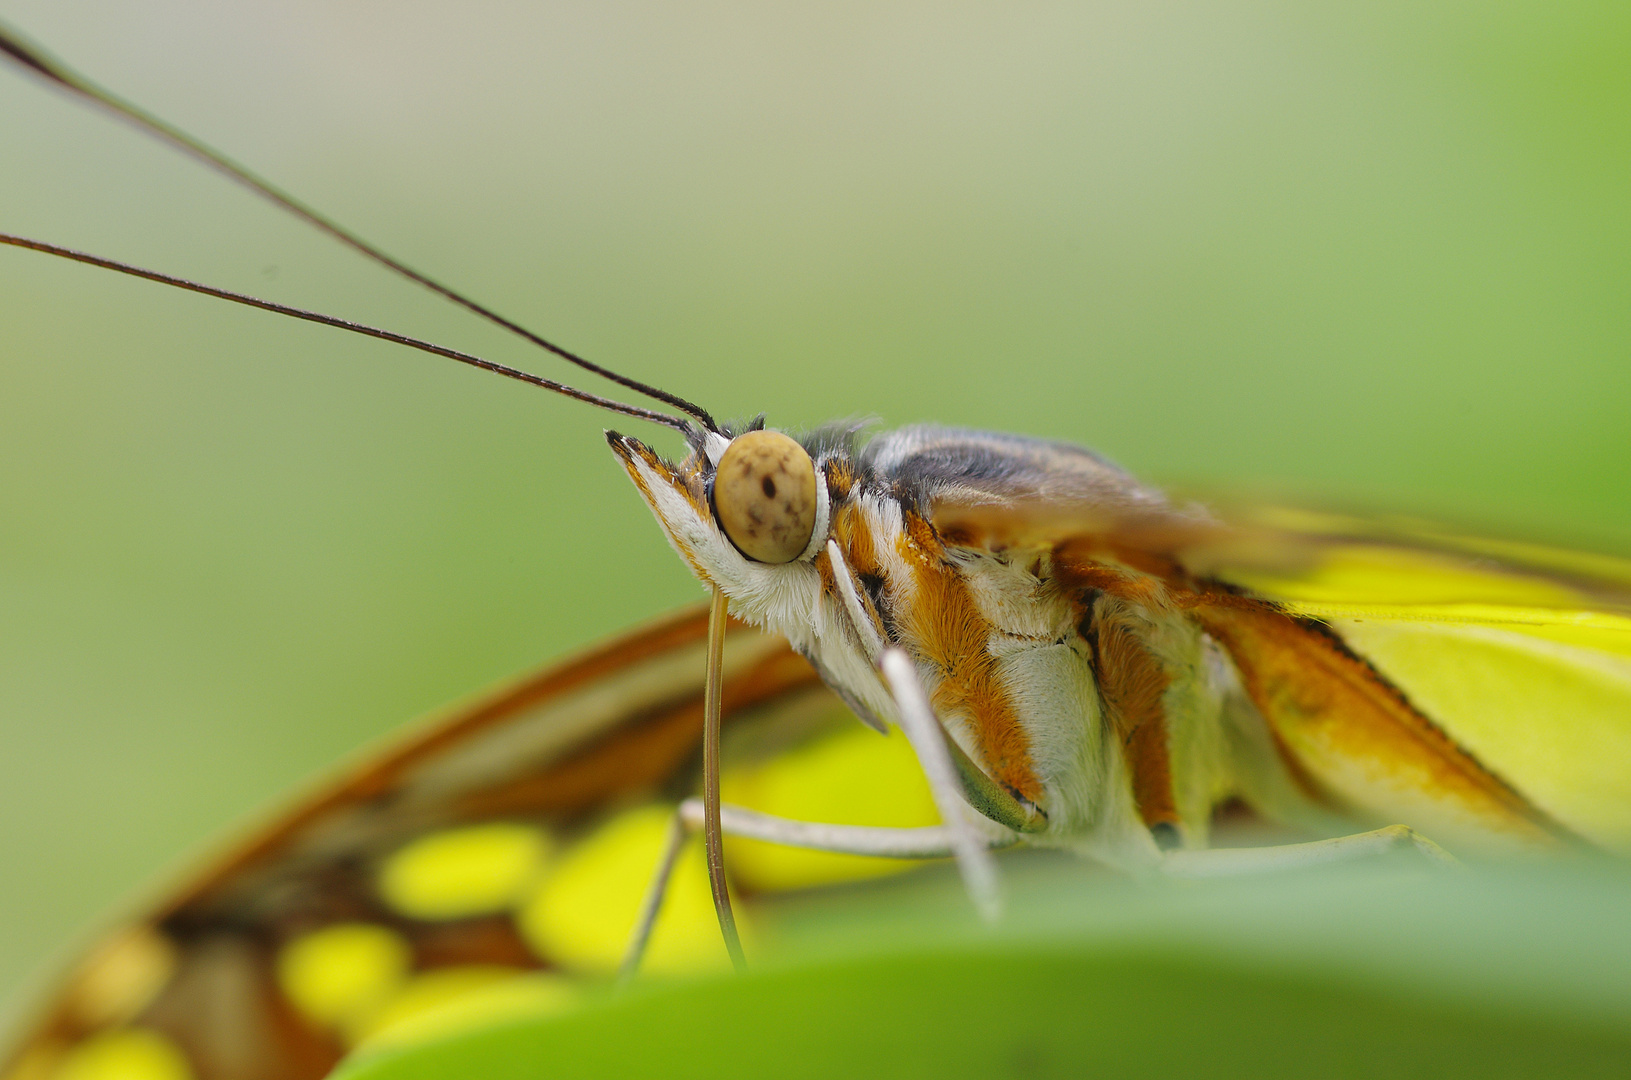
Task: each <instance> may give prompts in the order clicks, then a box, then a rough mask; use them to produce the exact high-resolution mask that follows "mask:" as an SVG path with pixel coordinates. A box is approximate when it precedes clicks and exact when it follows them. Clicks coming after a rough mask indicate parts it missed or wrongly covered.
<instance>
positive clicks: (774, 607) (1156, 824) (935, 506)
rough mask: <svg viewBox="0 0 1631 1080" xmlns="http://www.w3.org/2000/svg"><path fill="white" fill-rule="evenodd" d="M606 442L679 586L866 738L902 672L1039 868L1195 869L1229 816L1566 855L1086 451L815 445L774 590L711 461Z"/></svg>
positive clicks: (1545, 825) (1544, 824)
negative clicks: (1190, 556)
mask: <svg viewBox="0 0 1631 1080" xmlns="http://www.w3.org/2000/svg"><path fill="white" fill-rule="evenodd" d="M610 441H611V444H612V446H613V448H614V450H616V452H617V453H618V454H619V455H620V457H621V458H622V459H623V462H624V464H625V467H626V468H627V470H628V472H629V474H630V476H631V478H632V479H633V480H634V482H635V485H636V487H637V488H638V490H639V491H640V493H641V494H642V496H643V497H644V498H645V499H646V501H647V503H648V505H650V506H651V508H652V510H653V511H654V513H655V514H656V516H657V517H658V520H659V521H660V522H661V523H662V525H663V527H664V529H665V531H666V532H667V534H668V537H669V539H670V541H671V543H672V544H673V545H674V547H675V549H676V550H677V551H678V552H679V553H680V555H681V556H682V558H684V559H685V561H686V562H687V564H688V565H689V566H690V568H691V569H692V571H693V573H695V574H696V575H697V576H698V577H699V578H700V579H701V580H702V581H703V582H704V583H705V584H708V585H711V586H715V587H718V588H720V589H722V590H723V591H724V592H725V593H726V595H727V596H729V597H730V599H731V602H732V605H733V610H735V611H736V612H737V613H738V614H739V615H740V616H741V617H742V618H744V619H746V620H748V621H749V622H753V623H756V624H759V625H762V626H765V627H766V628H768V629H771V630H773V631H775V632H777V633H779V634H781V635H783V636H785V637H786V638H787V640H788V641H789V642H791V643H792V645H793V647H794V648H795V649H797V650H798V651H799V652H800V653H802V654H803V655H805V656H806V657H807V658H808V659H809V660H810V661H811V663H812V664H813V665H814V666H815V668H816V669H817V670H818V671H819V672H821V673H822V676H823V678H824V679H825V680H826V681H827V683H828V684H829V685H830V686H831V687H832V688H833V689H834V690H835V691H836V692H837V693H838V694H839V695H840V696H841V697H842V698H843V699H844V700H845V701H846V702H849V703H850V704H851V706H852V707H853V708H854V709H855V710H856V712H857V713H858V715H860V716H862V717H865V718H868V719H871V720H873V721H874V722H876V721H878V720H883V721H888V722H891V723H898V722H899V717H898V716H897V715H896V712H897V710H896V706H895V703H894V702H893V700H892V699H891V696H890V694H889V692H888V689H887V687H886V686H885V685H884V682H883V681H882V680H881V679H880V678H879V677H878V675H877V673H876V668H875V661H876V654H877V652H878V650H879V648H880V647H881V646H882V645H883V644H885V643H887V644H889V645H893V646H897V647H899V648H902V649H904V650H905V652H906V653H907V654H908V655H909V656H910V657H912V659H913V660H914V661H915V662H916V666H917V669H918V674H919V677H920V678H921V680H922V682H923V684H924V686H925V688H926V689H927V691H928V693H929V697H930V700H931V702H932V704H933V706H934V709H935V712H936V715H937V716H938V717H939V719H940V720H941V722H942V723H943V724H944V725H945V726H946V728H947V730H948V732H949V734H950V735H951V737H952V738H953V739H954V740H956V742H957V743H958V744H959V747H960V748H961V750H962V751H963V753H964V754H965V755H966V756H967V757H968V759H970V760H971V761H972V762H973V763H974V764H975V766H976V767H977V768H978V769H979V770H980V772H981V773H982V774H983V775H984V776H986V777H988V778H989V779H990V780H992V781H995V783H996V784H997V785H999V786H1000V787H1001V788H1002V789H1004V790H1005V791H1006V792H1007V793H1008V794H1009V795H1010V796H1012V798H1013V799H1014V800H1015V801H1016V802H1017V803H1018V804H1019V805H1020V806H1021V807H1023V808H1024V809H1025V811H1026V812H1028V813H1030V814H1033V815H1034V816H1035V817H1036V818H1037V820H1036V821H1035V822H1033V823H1031V824H1030V825H1029V826H1027V827H1026V828H1025V831H1026V833H1027V835H1028V838H1029V839H1030V840H1031V841H1032V842H1035V843H1048V844H1053V845H1059V846H1070V847H1076V848H1079V849H1082V850H1085V851H1090V852H1093V853H1096V854H1098V855H1100V856H1101V857H1105V858H1108V859H1110V860H1111V861H1116V862H1131V863H1138V862H1140V861H1142V862H1146V863H1148V862H1151V861H1153V860H1154V859H1156V858H1157V857H1158V847H1159V846H1204V845H1205V843H1206V839H1207V832H1208V822H1209V820H1210V817H1211V815H1212V812H1213V810H1214V808H1215V807H1216V806H1217V805H1218V804H1219V803H1221V802H1223V801H1225V800H1228V799H1231V798H1241V799H1244V800H1245V801H1247V802H1248V803H1249V804H1251V805H1253V806H1254V807H1255V808H1257V809H1258V810H1259V811H1260V812H1266V813H1268V814H1270V815H1271V816H1274V817H1277V818H1280V819H1282V820H1288V821H1291V822H1295V823H1297V824H1300V825H1303V826H1312V827H1314V828H1315V829H1319V828H1320V827H1321V825H1323V826H1324V828H1325V830H1326V831H1328V830H1329V828H1330V823H1331V822H1332V821H1333V820H1337V819H1340V818H1341V817H1344V816H1346V817H1347V818H1348V819H1349V820H1350V821H1353V820H1358V821H1365V820H1371V819H1375V820H1382V821H1385V820H1387V819H1389V818H1395V817H1397V818H1414V819H1415V820H1418V821H1423V822H1427V823H1430V824H1431V825H1432V826H1434V827H1437V828H1439V829H1440V830H1442V831H1443V832H1444V833H1445V834H1446V835H1447V838H1449V839H1451V840H1455V841H1463V842H1465V843H1467V844H1470V845H1472V846H1475V847H1477V846H1483V847H1489V846H1494V847H1511V846H1514V845H1516V846H1533V845H1542V846H1543V845H1545V844H1547V843H1549V842H1551V839H1552V837H1553V836H1554V835H1555V834H1556V833H1557V832H1558V830H1557V829H1556V828H1555V827H1554V826H1553V825H1552V823H1550V822H1548V821H1547V820H1546V819H1545V815H1544V814H1541V813H1539V812H1538V811H1536V810H1535V809H1534V808H1533V807H1531V806H1529V805H1528V804H1527V803H1526V802H1525V801H1524V799H1523V798H1522V796H1520V795H1518V794H1517V793H1516V792H1514V791H1512V790H1511V788H1510V786H1509V785H1508V784H1507V783H1506V782H1505V781H1503V780H1502V779H1500V778H1499V777H1497V776H1495V775H1493V774H1491V773H1490V772H1489V770H1487V769H1486V768H1485V767H1483V766H1482V765H1481V764H1480V763H1478V762H1477V761H1476V760H1474V759H1473V758H1472V757H1471V756H1469V755H1468V754H1467V753H1465V752H1464V751H1463V750H1461V749H1460V748H1459V747H1457V746H1456V745H1455V744H1454V742H1453V740H1451V739H1449V738H1447V737H1445V736H1444V735H1443V733H1442V732H1440V731H1439V730H1438V729H1437V728H1436V727H1435V726H1434V724H1433V721H1432V720H1431V719H1429V718H1427V717H1425V716H1422V715H1421V714H1420V713H1419V712H1418V711H1417V710H1415V709H1414V708H1413V707H1412V706H1411V705H1410V704H1409V702H1408V701H1407V700H1406V699H1405V698H1404V697H1403V696H1402V695H1401V694H1399V693H1398V692H1397V691H1396V690H1395V689H1394V688H1392V687H1390V686H1389V685H1388V684H1387V683H1386V682H1385V680H1384V679H1383V678H1382V677H1381V676H1380V674H1379V673H1377V672H1375V671H1374V670H1371V669H1369V668H1367V667H1366V666H1365V664H1364V662H1363V661H1361V660H1359V659H1358V658H1357V657H1353V656H1351V655H1350V654H1349V653H1347V652H1346V650H1345V649H1344V647H1343V646H1342V644H1341V642H1340V640H1338V639H1337V638H1336V636H1335V634H1334V633H1333V632H1332V631H1330V629H1329V628H1328V627H1326V626H1325V625H1323V624H1315V623H1310V622H1308V621H1298V620H1297V619H1295V618H1293V617H1292V616H1290V615H1289V614H1287V613H1285V612H1284V611H1281V610H1279V609H1277V608H1276V607H1275V606H1274V605H1273V604H1271V603H1267V602H1263V601H1259V600H1256V599H1253V598H1250V597H1246V596H1243V595H1240V594H1238V593H1237V592H1236V591H1234V590H1231V589H1230V588H1229V587H1228V586H1227V584H1226V583H1223V582H1219V581H1215V580H1211V579H1208V578H1206V577H1204V576H1200V575H1197V574H1195V573H1192V572H1191V571H1190V570H1189V569H1188V568H1186V567H1185V565H1184V564H1183V559H1182V555H1183V554H1184V552H1185V551H1186V550H1188V549H1192V548H1195V547H1197V546H1199V545H1202V544H1203V543H1204V542H1205V541H1206V539H1207V538H1208V537H1211V536H1213V535H1214V534H1216V533H1220V532H1223V531H1224V530H1223V529H1222V528H1221V526H1219V525H1218V524H1217V523H1216V522H1213V521H1211V520H1210V519H1209V518H1208V517H1207V516H1206V515H1205V514H1204V513H1203V512H1200V511H1197V510H1194V509H1189V508H1179V507H1175V506H1173V505H1171V504H1170V503H1169V502H1168V501H1167V500H1166V499H1165V498H1164V497H1163V496H1162V495H1161V494H1160V493H1159V492H1157V491H1155V490H1154V489H1152V488H1149V487H1147V486H1145V485H1142V484H1140V483H1138V482H1137V481H1136V480H1135V479H1134V478H1132V477H1131V476H1129V475H1128V474H1126V473H1125V472H1123V471H1122V470H1120V469H1118V468H1117V467H1115V466H1114V465H1112V464H1110V463H1108V462H1106V461H1105V460H1103V459H1102V458H1100V457H1098V456H1097V455H1094V454H1092V453H1091V452H1089V451H1086V450H1082V449H1080V448H1076V447H1072V446H1069V445H1066V444H1060V443H1052V442H1044V441H1041V440H1034V439H1028V438H1024V437H1022V436H1014V435H1000V434H992V433H986V432H976V431H964V430H956V429H944V428H935V427H916V428H906V429H902V430H900V431H895V432H890V433H886V434H881V435H879V436H877V437H876V438H874V439H873V440H871V441H870V442H869V443H868V444H867V445H866V446H865V448H864V449H862V450H860V451H857V450H856V449H855V448H854V446H853V445H852V441H851V437H850V433H849V432H846V431H844V430H842V429H837V428H832V429H825V430H822V431H818V432H817V433H815V434H814V435H812V436H810V437H808V438H807V439H806V449H807V450H808V452H809V454H810V457H811V459H812V461H813V462H814V463H815V468H816V471H817V474H818V476H819V477H820V483H819V488H818V490H819V492H820V494H821V496H822V497H823V498H824V499H825V500H826V505H825V506H823V507H822V508H821V510H820V512H819V513H818V514H817V515H816V516H815V524H814V534H813V535H812V537H811V538H810V540H809V542H808V543H807V544H804V545H803V550H802V552H801V554H800V556H799V557H798V558H795V559H792V560H790V561H788V562H786V563H783V564H777V565H770V564H765V563H761V562H758V561H755V560H753V559H750V558H748V557H747V556H745V555H743V554H742V553H741V552H740V551H739V550H737V548H736V546H735V545H734V544H733V542H732V540H731V538H730V537H729V535H728V534H727V532H726V531H725V530H724V529H722V528H721V527H720V526H719V525H718V524H717V523H716V519H715V513H714V509H713V507H714V502H713V497H712V494H711V485H712V483H713V482H714V474H715V471H716V468H717V460H716V455H713V454H710V452H709V450H708V449H707V447H706V445H705V440H703V439H701V438H700V437H699V439H697V440H694V442H695V443H696V449H695V450H694V452H693V453H692V454H691V455H690V457H689V458H687V460H686V461H685V462H683V463H681V464H679V465H674V464H671V463H669V462H667V461H665V460H663V459H662V458H661V457H660V456H659V455H657V454H656V452H655V451H653V450H651V449H650V448H649V447H646V446H645V445H644V444H642V443H640V442H638V441H637V440H633V439H629V438H625V437H622V436H615V435H614V436H611V437H610ZM1266 658H1272V659H1270V662H1268V663H1264V660H1265V659H1266ZM880 726H881V725H880ZM1333 726H1335V727H1337V728H1338V729H1339V730H1340V731H1341V732H1342V736H1341V738H1339V739H1338V740H1337V741H1338V742H1341V741H1342V740H1343V739H1346V740H1347V741H1346V742H1345V743H1344V744H1343V746H1341V747H1338V746H1336V745H1335V744H1334V743H1332V740H1331V739H1330V738H1329V737H1328V736H1327V735H1326V734H1322V732H1325V731H1326V730H1327V729H1329V728H1331V727H1333Z"/></svg>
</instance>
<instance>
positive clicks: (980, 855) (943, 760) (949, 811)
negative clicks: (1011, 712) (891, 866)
mask: <svg viewBox="0 0 1631 1080" xmlns="http://www.w3.org/2000/svg"><path fill="white" fill-rule="evenodd" d="M878 667H879V669H880V670H881V671H882V672H883V676H884V680H885V682H887V683H888V684H889V692H890V695H891V696H892V697H893V698H894V699H895V715H896V717H897V718H898V719H899V720H900V725H901V730H902V731H904V732H905V733H906V738H907V741H909V742H910V743H911V744H912V749H913V750H914V751H915V752H916V753H917V760H918V764H919V765H921V766H922V767H923V774H924V776H925V777H927V778H928V781H929V791H930V793H931V794H932V795H933V796H934V806H935V809H936V810H938V811H939V812H940V820H941V821H942V822H944V823H945V825H944V828H945V829H946V830H947V832H948V833H949V834H950V839H951V848H952V853H953V854H955V855H956V856H957V870H958V872H959V873H960V874H962V876H963V887H964V888H965V889H967V890H968V895H969V899H971V900H973V901H974V906H975V908H976V909H977V910H978V911H979V913H980V917H981V918H983V919H985V920H986V921H987V922H994V921H995V920H996V919H997V918H998V917H999V916H1000V915H1001V914H1002V898H1001V893H1000V883H999V881H998V878H997V864H996V862H995V861H994V860H993V859H992V858H991V850H990V844H989V841H988V840H987V838H986V837H985V836H984V835H982V831H981V828H980V824H979V822H977V821H976V819H975V811H974V810H973V808H972V807H970V806H969V805H968V803H967V802H966V801H965V798H964V794H963V782H962V780H961V778H960V777H959V774H958V770H957V765H956V763H955V762H954V761H953V759H952V753H951V750H950V749H949V748H948V746H949V743H950V740H949V739H948V738H947V737H946V731H945V729H944V728H942V727H941V726H940V721H939V719H938V718H937V717H936V716H935V715H934V710H933V708H932V707H931V706H930V705H929V696H928V694H926V693H924V691H923V683H922V680H920V679H919V678H918V673H917V665H916V664H914V663H912V660H911V658H910V657H908V656H907V655H906V654H905V653H904V652H902V651H901V650H900V649H897V648H894V647H890V648H887V649H884V650H883V654H882V655H881V656H880V657H879V658H878Z"/></svg>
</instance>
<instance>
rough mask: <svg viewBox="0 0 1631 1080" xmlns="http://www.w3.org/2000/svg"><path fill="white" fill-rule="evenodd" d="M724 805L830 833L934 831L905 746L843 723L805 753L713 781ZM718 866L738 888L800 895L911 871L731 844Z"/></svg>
mask: <svg viewBox="0 0 1631 1080" xmlns="http://www.w3.org/2000/svg"><path fill="white" fill-rule="evenodd" d="M721 793H722V795H723V797H724V799H725V801H726V802H729V803H736V804H738V805H741V806H746V807H749V808H750V809H753V810H759V811H762V812H763V813H766V814H775V815H777V816H779V817H787V818H795V819H797V820H800V821H819V822H829V823H832V824H836V825H889V826H897V827H910V826H917V825H937V824H939V822H940V818H939V815H938V814H936V813H935V809H934V797H933V796H932V795H931V794H930V792H929V785H928V782H927V781H926V780H925V779H924V778H923V770H922V769H921V768H919V767H918V763H917V758H916V756H914V755H913V753H912V748H911V744H909V743H908V742H907V741H906V740H905V738H903V737H902V736H901V735H900V734H899V733H898V732H893V733H891V734H890V735H889V736H888V737H883V736H880V735H879V734H878V733H877V732H875V731H871V730H868V729H865V728H862V727H861V726H860V725H859V724H855V723H853V722H852V723H851V729H850V730H844V731H840V732H836V733H834V734H832V735H829V736H828V737H826V738H824V739H820V740H818V741H816V742H814V743H812V744H810V745H808V746H804V747H800V748H799V749H797V750H794V751H791V752H789V753H786V754H783V755H781V756H779V757H776V758H772V759H771V760H769V761H766V762H764V763H763V764H760V765H755V766H752V767H748V768H743V769H737V770H734V771H732V772H728V773H726V774H725V776H724V777H723V779H722V780H721ZM725 864H726V865H727V866H729V867H730V868H731V872H732V873H733V874H734V875H735V876H736V878H737V879H738V880H739V881H741V882H742V883H743V884H744V885H747V886H751V887H752V888H754V889H760V890H779V889H802V888H808V887H811V886H814V885H826V884H831V883H834V882H840V881H854V880H858V879H861V878H869V877H879V876H882V875H885V874H892V873H898V872H899V871H901V870H905V869H908V868H910V867H912V866H915V865H916V863H913V862H908V861H905V860H900V859H872V858H865V857H863V856H858V855H834V854H831V853H829V852H824V851H801V850H799V849H798V848H790V847H783V846H780V845H777V844H767V843H763V842H761V841H757V840H743V839H739V838H736V837H730V838H727V839H726V841H725Z"/></svg>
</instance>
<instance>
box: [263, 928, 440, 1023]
mask: <svg viewBox="0 0 1631 1080" xmlns="http://www.w3.org/2000/svg"><path fill="white" fill-rule="evenodd" d="M409 960H410V952H409V949H408V943H407V942H406V941H404V940H403V939H402V936H401V935H400V934H397V933H395V932H394V931H391V930H387V929H386V928H385V927H383V926H374V925H372V924H369V923H337V924H335V925H334V926H326V927H324V928H323V929H321V930H318V931H315V932H313V933H310V934H307V935H306V936H305V937H303V938H298V939H296V940H295V941H292V942H290V943H289V944H288V945H285V946H284V947H283V949H282V951H281V952H279V953H278V958H277V978H278V985H279V986H281V987H282V988H283V992H284V994H285V995H287V996H288V998H289V1000H290V1001H292V1002H293V1003H294V1004H295V1007H296V1008H298V1009H299V1010H300V1011H301V1012H302V1013H303V1014H305V1015H306V1016H307V1017H308V1018H309V1019H311V1020H313V1021H316V1022H317V1023H319V1024H324V1025H328V1026H336V1027H337V1026H340V1025H343V1024H347V1023H350V1022H353V1021H355V1020H356V1019H358V1018H359V1017H362V1016H365V1015H366V1014H367V1013H368V1012H369V1011H370V1010H372V1009H375V1008H377V1007H378V1006H379V1005H380V1003H381V1002H383V1001H384V1000H385V999H386V998H388V997H389V996H390V995H391V994H393V993H394V992H395V991H396V990H397V988H398V987H399V986H401V985H402V983H403V981H404V980H405V979H406V978H407V974H408V964H409Z"/></svg>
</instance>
